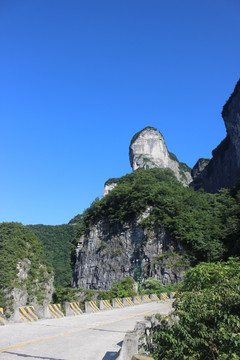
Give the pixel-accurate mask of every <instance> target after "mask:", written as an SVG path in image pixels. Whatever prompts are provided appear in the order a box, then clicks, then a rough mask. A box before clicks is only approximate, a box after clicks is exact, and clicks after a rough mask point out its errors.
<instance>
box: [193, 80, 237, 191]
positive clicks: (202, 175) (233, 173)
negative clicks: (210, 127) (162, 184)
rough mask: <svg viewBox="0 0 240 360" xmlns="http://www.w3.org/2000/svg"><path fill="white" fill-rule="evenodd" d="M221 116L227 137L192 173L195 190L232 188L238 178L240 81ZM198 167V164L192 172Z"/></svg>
mask: <svg viewBox="0 0 240 360" xmlns="http://www.w3.org/2000/svg"><path fill="white" fill-rule="evenodd" d="M222 116H223V119H224V122H225V126H226V130H227V136H226V138H225V139H224V140H223V141H222V142H221V144H220V145H218V147H217V148H216V149H215V150H213V152H212V155H213V157H212V159H211V160H210V162H209V163H208V164H207V165H206V166H205V167H204V168H203V169H202V170H201V169H200V168H199V171H198V172H195V173H194V172H192V176H193V182H192V183H191V186H193V187H194V188H195V189H199V188H200V187H202V188H203V189H204V190H206V191H208V192H211V193H214V192H217V191H218V190H219V189H221V188H229V187H232V186H233V185H234V184H235V183H236V181H237V180H238V179H239V177H240V80H239V81H238V83H237V85H236V87H235V89H234V92H233V94H232V95H231V96H230V98H229V100H228V101H227V103H226V104H225V105H224V107H223V111H222ZM196 167H198V163H197V164H196V165H195V166H194V168H193V170H194V169H196Z"/></svg>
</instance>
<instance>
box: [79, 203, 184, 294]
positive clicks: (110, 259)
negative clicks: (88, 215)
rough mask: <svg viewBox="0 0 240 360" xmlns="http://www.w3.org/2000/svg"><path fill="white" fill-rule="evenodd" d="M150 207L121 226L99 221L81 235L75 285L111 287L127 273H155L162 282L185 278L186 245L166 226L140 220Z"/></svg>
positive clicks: (142, 276) (139, 277)
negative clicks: (160, 226) (150, 224)
mask: <svg viewBox="0 0 240 360" xmlns="http://www.w3.org/2000/svg"><path fill="white" fill-rule="evenodd" d="M149 211H150V210H149V209H148V211H146V212H145V213H144V214H143V215H142V217H141V218H139V219H137V220H136V221H135V222H134V224H129V223H126V224H124V225H123V226H121V227H120V226H119V225H110V223H109V222H107V221H106V220H105V221H104V220H101V221H98V222H96V223H95V224H94V225H93V226H92V227H91V228H90V230H89V231H88V232H87V233H86V234H84V235H82V236H81V238H80V241H79V243H78V246H77V250H76V264H75V269H74V275H73V283H72V286H73V287H77V288H85V289H103V290H108V289H110V288H111V287H112V285H113V283H114V282H115V281H119V280H121V279H123V278H125V277H127V276H132V277H133V278H134V279H135V280H138V281H139V280H144V279H146V278H148V277H155V278H157V279H159V280H161V282H162V283H163V284H166V283H175V282H178V281H180V280H182V275H183V271H184V270H185V269H186V267H185V265H183V261H182V260H183V254H184V251H183V248H182V246H181V245H180V243H178V242H176V240H175V241H173V240H172V239H171V237H170V234H169V233H168V232H167V231H166V229H165V228H163V227H162V228H161V229H157V228H156V229H154V227H153V228H152V229H151V230H150V229H148V228H147V227H144V226H143V225H142V224H141V221H142V220H143V219H144V218H146V217H147V216H148V214H149Z"/></svg>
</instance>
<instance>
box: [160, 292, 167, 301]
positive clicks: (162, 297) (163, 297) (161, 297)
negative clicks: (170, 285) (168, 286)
mask: <svg viewBox="0 0 240 360" xmlns="http://www.w3.org/2000/svg"><path fill="white" fill-rule="evenodd" d="M160 299H161V300H169V297H168V296H167V293H161V294H160Z"/></svg>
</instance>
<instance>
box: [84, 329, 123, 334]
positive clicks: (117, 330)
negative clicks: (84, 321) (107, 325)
mask: <svg viewBox="0 0 240 360" xmlns="http://www.w3.org/2000/svg"><path fill="white" fill-rule="evenodd" d="M91 330H95V331H107V332H119V333H123V334H126V331H118V330H106V329H99V328H94V329H91Z"/></svg>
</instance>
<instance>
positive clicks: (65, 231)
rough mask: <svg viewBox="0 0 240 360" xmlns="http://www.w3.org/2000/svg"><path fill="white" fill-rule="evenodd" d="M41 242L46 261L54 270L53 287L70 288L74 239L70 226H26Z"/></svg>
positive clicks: (72, 228) (72, 229)
mask: <svg viewBox="0 0 240 360" xmlns="http://www.w3.org/2000/svg"><path fill="white" fill-rule="evenodd" d="M27 227H28V228H29V229H31V230H32V231H33V232H34V234H35V235H36V236H37V237H38V239H39V240H40V241H41V243H42V245H43V248H44V252H45V254H46V257H47V259H48V261H49V262H50V263H51V264H52V266H53V269H54V274H55V275H54V285H55V286H63V287H64V286H70V284H71V280H72V265H71V253H72V251H73V249H72V246H73V245H72V242H73V238H74V226H72V225H56V226H51V225H28V226H27Z"/></svg>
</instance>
